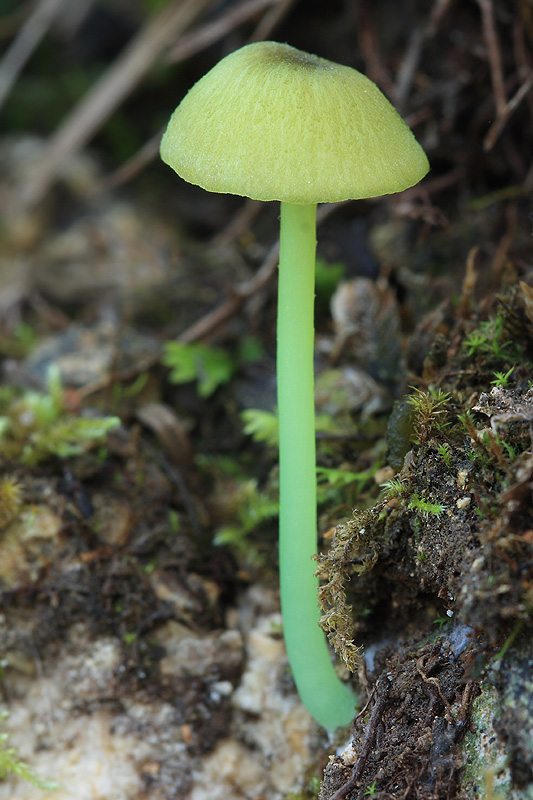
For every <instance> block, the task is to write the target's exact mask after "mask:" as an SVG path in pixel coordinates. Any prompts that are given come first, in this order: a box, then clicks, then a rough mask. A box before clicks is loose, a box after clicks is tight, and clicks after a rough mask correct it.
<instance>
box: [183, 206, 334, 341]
mask: <svg viewBox="0 0 533 800" xmlns="http://www.w3.org/2000/svg"><path fill="white" fill-rule="evenodd" d="M347 202H349V201H347ZM342 205H345V203H328V204H324V205H323V206H320V208H319V209H318V212H317V225H320V223H321V222H323V221H324V220H325V219H326V218H327V217H329V215H330V214H331V213H333V211H336V210H337V208H340V206H342ZM278 258H279V240H278V241H277V242H276V243H275V244H274V245H272V247H271V248H270V250H269V251H268V253H267V256H266V258H265V260H264V261H263V263H262V264H261V266H260V268H259V269H258V271H257V272H256V274H255V275H254V277H253V278H251V279H250V280H249V281H245V282H244V283H241V284H240V285H238V286H236V287H234V288H233V289H232V292H231V297H230V298H229V299H228V300H225V301H224V302H223V303H221V305H219V306H218V307H217V308H215V309H213V310H212V311H209V312H208V313H207V314H206V315H205V316H204V317H202V318H201V319H199V320H198V321H197V322H195V323H194V324H193V325H191V327H190V328H187V329H186V330H185V331H183V333H181V334H180V336H178V339H179V341H181V342H196V341H198V340H200V339H205V337H206V336H208V335H209V334H211V333H213V331H214V330H216V329H217V328H219V327H220V325H222V324H223V323H224V322H227V321H228V319H231V317H233V316H234V315H235V314H236V313H237V312H238V311H239V309H240V308H242V306H243V305H244V303H245V302H246V301H247V300H248V299H249V298H250V297H252V296H253V295H255V294H257V293H258V292H259V291H261V289H263V288H264V287H265V286H267V285H268V283H269V282H270V281H271V280H272V279H273V277H274V275H275V274H276V269H277V266H278Z"/></svg>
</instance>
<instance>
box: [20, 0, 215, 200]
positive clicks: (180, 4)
mask: <svg viewBox="0 0 533 800" xmlns="http://www.w3.org/2000/svg"><path fill="white" fill-rule="evenodd" d="M212 1H213V0H174V2H173V3H171V4H170V5H168V6H167V7H166V8H164V9H163V10H162V11H161V12H160V13H159V14H158V15H157V16H156V17H154V18H153V19H152V20H150V21H149V22H147V23H146V25H145V26H144V27H143V28H142V29H141V30H140V31H139V33H138V34H137V35H136V36H135V38H134V39H133V41H132V42H131V43H130V44H129V45H128V46H127V47H126V48H125V50H124V51H123V52H122V53H121V55H120V56H119V57H118V58H117V59H116V60H115V62H114V63H113V64H112V65H111V66H110V67H109V69H108V70H106V72H105V73H104V74H103V75H102V77H101V78H100V79H99V80H98V81H97V82H96V83H95V84H94V86H92V88H91V89H90V90H89V91H88V92H87V94H86V95H85V96H84V97H83V98H82V100H81V101H80V103H79V104H78V105H77V106H76V107H75V108H74V109H73V111H72V112H71V114H70V115H69V116H68V117H67V119H66V120H65V121H64V122H63V124H62V125H61V126H60V127H59V129H58V130H57V131H56V133H55V134H54V135H53V136H52V139H51V141H50V142H49V144H48V146H47V147H46V150H45V153H44V155H43V156H42V158H41V161H40V162H39V163H38V164H37V165H36V167H35V172H34V175H33V179H32V180H31V181H30V182H29V183H28V184H27V185H26V186H25V187H24V188H23V190H22V192H21V196H20V200H19V206H20V210H24V209H28V208H31V207H32V206H34V205H36V203H38V202H39V201H40V200H41V199H42V198H43V197H44V195H45V194H46V192H47V191H48V189H49V188H50V186H51V185H52V184H53V183H54V181H55V180H56V178H57V176H58V174H59V172H60V170H61V166H62V164H63V162H64V160H65V158H67V157H69V156H71V155H72V154H73V153H74V152H76V151H77V150H79V149H80V148H81V147H83V146H84V145H85V144H86V143H87V142H88V141H89V139H90V138H91V137H92V136H93V135H94V134H95V133H96V131H97V130H98V129H99V128H100V127H101V126H102V125H103V123H104V122H105V121H106V120H107V118H108V117H109V115H110V114H111V113H112V112H113V111H114V110H115V108H117V106H118V105H119V104H120V103H121V102H122V101H123V100H124V98H125V97H127V96H128V95H129V94H130V92H132V91H133V89H134V88H135V87H136V86H137V84H138V83H139V82H140V81H141V79H142V78H143V77H144V75H145V74H146V73H147V72H148V70H149V69H150V68H151V67H152V65H153V64H154V63H155V62H156V61H157V59H158V58H159V57H160V56H161V52H162V51H163V50H165V49H166V48H167V47H168V46H169V45H170V44H171V42H172V41H173V40H174V39H175V38H176V36H177V35H179V33H181V32H182V31H183V30H184V29H185V28H187V27H188V26H189V25H190V24H191V23H192V22H193V21H194V20H195V19H196V18H197V17H198V16H199V15H200V14H201V13H202V12H203V10H204V8H205V7H206V6H207V5H209V4H210V3H211V2H212Z"/></svg>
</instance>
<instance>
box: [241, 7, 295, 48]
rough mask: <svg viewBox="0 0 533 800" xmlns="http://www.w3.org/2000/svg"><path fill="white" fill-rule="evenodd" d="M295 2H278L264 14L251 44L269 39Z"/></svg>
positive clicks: (251, 37) (253, 34) (251, 39)
mask: <svg viewBox="0 0 533 800" xmlns="http://www.w3.org/2000/svg"><path fill="white" fill-rule="evenodd" d="M293 3H294V0H278V2H277V3H276V4H275V5H274V6H273V7H272V8H271V9H269V11H267V12H266V14H264V16H263V17H262V19H261V20H260V21H259V23H258V25H257V27H256V29H255V31H254V32H253V33H252V35H251V36H250V39H249V41H250V42H261V41H263V40H264V39H268V37H269V36H270V34H271V33H272V31H273V30H274V28H275V27H276V26H277V25H278V24H279V23H280V22H281V20H282V19H283V17H284V16H285V15H286V14H287V13H288V12H289V9H290V7H291V6H292V4H293Z"/></svg>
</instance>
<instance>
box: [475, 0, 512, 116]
mask: <svg viewBox="0 0 533 800" xmlns="http://www.w3.org/2000/svg"><path fill="white" fill-rule="evenodd" d="M477 4H478V6H479V7H480V9H481V22H482V25H483V37H484V39H485V44H486V45H487V54H488V58H489V66H490V75H491V79H492V88H493V90H494V101H495V104H496V115H497V117H498V118H500V117H502V116H503V115H504V114H505V109H506V106H507V97H506V94H505V82H504V79H503V67H502V54H501V50H500V43H499V41H498V32H497V30H496V25H495V23H494V8H493V6H492V0H477Z"/></svg>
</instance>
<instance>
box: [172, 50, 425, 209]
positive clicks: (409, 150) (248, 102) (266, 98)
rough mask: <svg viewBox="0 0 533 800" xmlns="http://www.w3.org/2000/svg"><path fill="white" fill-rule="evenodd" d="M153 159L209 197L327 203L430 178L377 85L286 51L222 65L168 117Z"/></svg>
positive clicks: (245, 54) (240, 54) (239, 55)
mask: <svg viewBox="0 0 533 800" xmlns="http://www.w3.org/2000/svg"><path fill="white" fill-rule="evenodd" d="M161 158H162V159H163V161H165V162H166V163H167V164H168V165H169V166H171V167H172V168H173V169H174V170H175V171H176V172H177V173H178V175H180V176H181V177H182V178H183V179H184V180H186V181H188V182H189V183H193V184H196V185H198V186H201V187H202V188H203V189H206V190H208V191H210V192H223V193H227V194H238V195H243V196H245V197H251V198H253V199H254V200H281V201H284V202H288V203H302V204H303V203H333V202H337V201H340V200H348V199H357V198H363V197H378V196H380V195H383V194H392V193H395V192H400V191H402V190H403V189H407V188H408V187H409V186H413V185H414V184H416V183H418V181H420V180H421V178H423V177H424V175H425V174H426V173H427V171H428V169H429V164H428V160H427V158H426V155H425V153H424V151H423V150H422V148H421V147H420V145H419V144H418V142H417V141H416V139H415V137H414V136H413V134H412V133H411V131H410V130H409V128H408V127H407V125H406V124H405V122H404V121H403V120H402V118H401V117H400V116H399V114H398V113H397V112H396V111H395V109H394V108H393V106H392V105H391V104H390V103H389V101H388V100H387V99H386V98H385V97H384V95H383V94H382V93H381V92H380V90H379V89H378V88H377V86H376V85H375V84H374V83H372V81H370V80H369V79H368V78H366V77H365V76H364V75H362V74H361V73H360V72H357V71H356V70H354V69H352V68H351V67H346V66H342V65H340V64H335V63H333V62H332V61H327V60H326V59H324V58H319V57H318V56H314V55H310V54H309V53H304V52H302V51H301V50H296V49H295V48H294V47H290V46H289V45H286V44H279V43H277V42H257V43H254V44H250V45H246V46H245V47H242V48H241V49H240V50H236V51H235V52H233V53H231V54H230V55H228V56H226V58H223V59H222V61H220V62H219V63H218V64H217V65H216V66H215V67H213V69H212V70H210V71H209V72H208V73H207V74H206V75H204V77H203V78H201V79H200V80H199V81H198V83H196V84H195V85H194V86H193V87H192V89H191V90H190V91H189V93H188V94H187V95H186V96H185V97H184V99H183V100H182V102H181V103H180V105H179V106H178V107H177V108H176V110H175V111H174V113H173V115H172V117H171V119H170V122H169V124H168V127H167V130H166V132H165V134H164V136H163V139H162V141H161Z"/></svg>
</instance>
